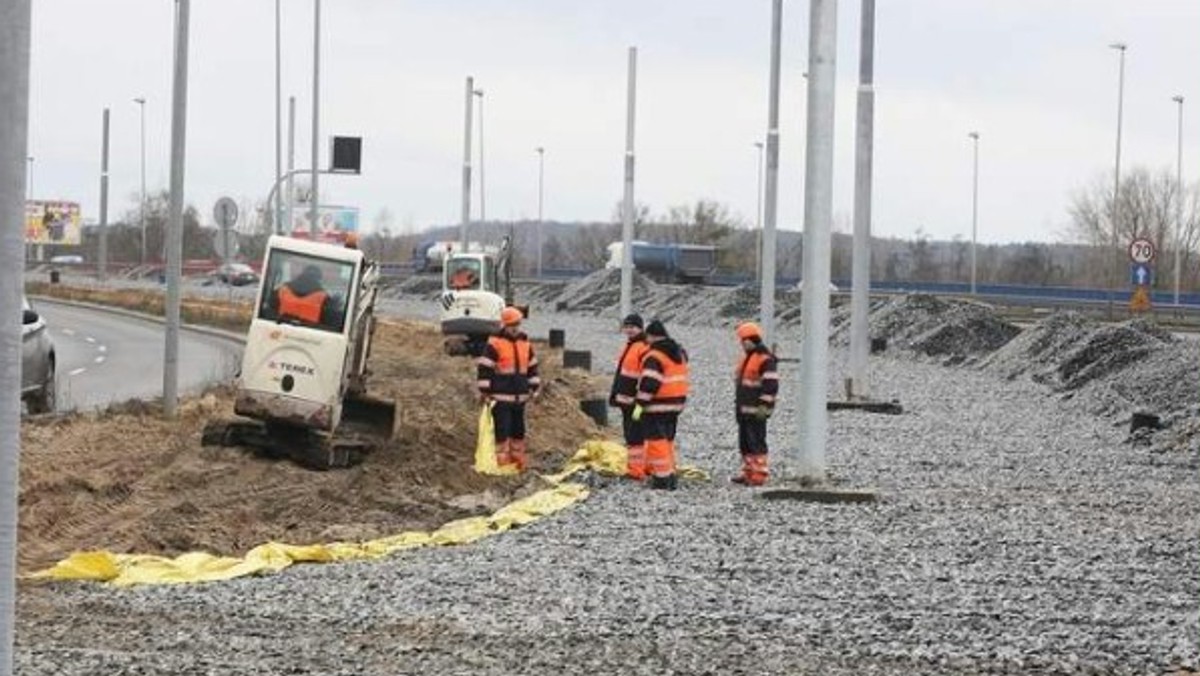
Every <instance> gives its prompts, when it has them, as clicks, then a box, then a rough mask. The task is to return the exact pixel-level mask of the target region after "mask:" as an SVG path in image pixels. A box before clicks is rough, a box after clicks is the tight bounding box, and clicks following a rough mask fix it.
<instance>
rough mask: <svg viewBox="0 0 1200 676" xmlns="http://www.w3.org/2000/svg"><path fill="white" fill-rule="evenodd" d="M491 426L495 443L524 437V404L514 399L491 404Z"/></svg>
mask: <svg viewBox="0 0 1200 676" xmlns="http://www.w3.org/2000/svg"><path fill="white" fill-rule="evenodd" d="M492 427H493V429H495V431H496V444H497V445H498V444H501V443H503V442H505V441H508V440H509V439H524V438H525V404H524V403H517V402H515V401H497V402H495V403H494V404H492Z"/></svg>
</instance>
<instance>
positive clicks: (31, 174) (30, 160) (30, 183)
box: [25, 155, 33, 200]
mask: <svg viewBox="0 0 1200 676" xmlns="http://www.w3.org/2000/svg"><path fill="white" fill-rule="evenodd" d="M25 159H27V160H29V199H31V200H32V199H33V155H30V156H29V157H27V158H25Z"/></svg>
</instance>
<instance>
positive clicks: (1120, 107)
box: [1108, 42, 1128, 319]
mask: <svg viewBox="0 0 1200 676" xmlns="http://www.w3.org/2000/svg"><path fill="white" fill-rule="evenodd" d="M1127 47H1128V46H1127V45H1126V44H1125V43H1124V42H1114V43H1112V44H1111V45H1109V48H1110V49H1115V50H1117V51H1118V52H1120V53H1121V63H1120V71H1119V74H1118V76H1117V158H1116V162H1115V164H1114V166H1113V203H1112V251H1111V252H1110V254H1109V255H1111V256H1113V263H1112V266H1113V267H1112V284H1111V291H1110V292H1109V295H1108V318H1109V319H1112V318H1113V312H1114V307H1113V304H1114V303H1115V302H1116V297H1117V293H1118V291H1119V289H1120V285H1121V266H1122V264H1123V263H1124V257H1123V256H1122V252H1121V248H1120V242H1119V241H1118V239H1117V238H1118V236H1119V234H1120V229H1121V122H1122V119H1123V118H1124V114H1125V50H1126V49H1127Z"/></svg>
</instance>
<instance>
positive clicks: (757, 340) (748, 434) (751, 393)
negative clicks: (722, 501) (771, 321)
mask: <svg viewBox="0 0 1200 676" xmlns="http://www.w3.org/2000/svg"><path fill="white" fill-rule="evenodd" d="M736 334H737V338H738V342H740V343H741V346H742V358H741V360H740V361H739V362H738V367H737V373H735V374H734V379H735V382H736V390H735V407H736V418H737V426H738V450H740V451H741V453H742V473H741V474H740V475H738V476H735V477H733V479H732V481H733V482H734V483H736V484H742V485H745V486H761V485H763V484H764V483H766V481H767V420H768V419H769V418H770V417H771V413H772V412H773V411H774V410H775V397H776V396H778V394H779V371H778V367H777V365H776V363H775V355H774V354H772V353H771V349H770V348H768V347H767V346H766V345H765V344H764V343H763V334H762V329H761V328H759V326H758V324H755V323H754V322H742V323H741V324H738V327H737V329H736Z"/></svg>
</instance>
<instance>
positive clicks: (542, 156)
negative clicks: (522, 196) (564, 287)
mask: <svg viewBox="0 0 1200 676" xmlns="http://www.w3.org/2000/svg"><path fill="white" fill-rule="evenodd" d="M535 150H536V151H537V155H538V221H537V276H538V279H541V278H542V249H543V240H542V206H543V200H542V198H543V196H544V194H545V193H544V186H545V182H544V179H545V175H546V172H545V168H546V149H545V148H543V147H542V146H538V147H537V148H535Z"/></svg>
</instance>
